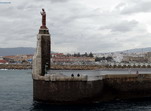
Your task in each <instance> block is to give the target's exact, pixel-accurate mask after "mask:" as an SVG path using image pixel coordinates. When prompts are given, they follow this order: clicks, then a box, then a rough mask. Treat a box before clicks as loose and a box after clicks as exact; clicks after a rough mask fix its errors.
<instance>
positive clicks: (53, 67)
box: [0, 64, 151, 70]
mask: <svg viewBox="0 0 151 111" xmlns="http://www.w3.org/2000/svg"><path fill="white" fill-rule="evenodd" d="M130 68H133V69H137V68H138V69H139V68H146V69H147V68H151V66H145V67H144V66H142V67H140V66H135V67H133V66H101V65H51V70H99V69H108V70H112V69H130ZM0 69H18V70H22V69H32V65H31V64H0Z"/></svg>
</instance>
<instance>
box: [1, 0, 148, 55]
mask: <svg viewBox="0 0 151 111" xmlns="http://www.w3.org/2000/svg"><path fill="white" fill-rule="evenodd" d="M7 1H9V0H7ZM10 2H11V3H10V4H2V3H1V4H0V21H1V26H0V38H1V40H0V48H11V47H36V39H37V38H36V36H37V34H38V30H39V28H40V26H41V15H40V11H41V9H42V8H45V10H46V13H47V27H48V28H49V31H50V34H51V36H52V38H51V40H52V51H55V52H64V53H74V52H81V53H84V52H114V51H123V50H129V49H134V48H144V47H151V44H150V43H151V19H150V18H151V7H150V6H151V1H150V0H139V1H138V0H125V1H122V0H93V1H92V0H43V1H40V0H30V2H27V1H26V0H11V1H10Z"/></svg>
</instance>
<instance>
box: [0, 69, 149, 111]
mask: <svg viewBox="0 0 151 111" xmlns="http://www.w3.org/2000/svg"><path fill="white" fill-rule="evenodd" d="M138 70H139V72H141V73H151V69H138ZM120 71H121V73H127V72H129V70H98V71H81V70H78V71H76V70H72V71H69V70H66V71H52V72H55V73H58V72H61V73H66V74H68V75H70V74H71V73H74V74H77V73H80V74H88V75H89V76H93V75H92V74H94V75H97V74H106V73H110V74H114V73H117V72H118V73H120ZM135 71H136V69H131V73H132V74H133V73H134V74H135ZM0 111H151V98H146V99H143V100H142V99H141V100H140V99H139V100H116V101H110V102H102V103H98V104H89V105H70V106H68V105H59V106H56V105H49V104H44V103H37V102H35V101H33V83H32V76H31V70H0Z"/></svg>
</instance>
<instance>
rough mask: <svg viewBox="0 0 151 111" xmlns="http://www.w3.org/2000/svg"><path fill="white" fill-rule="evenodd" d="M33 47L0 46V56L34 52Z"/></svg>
mask: <svg viewBox="0 0 151 111" xmlns="http://www.w3.org/2000/svg"><path fill="white" fill-rule="evenodd" d="M34 52H35V48H32V47H16V48H0V56H10V55H22V54H34Z"/></svg>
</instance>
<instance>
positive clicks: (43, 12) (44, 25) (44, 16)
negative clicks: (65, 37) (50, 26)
mask: <svg viewBox="0 0 151 111" xmlns="http://www.w3.org/2000/svg"><path fill="white" fill-rule="evenodd" d="M40 13H41V15H42V26H41V27H40V28H47V27H46V12H45V10H44V9H42V12H40Z"/></svg>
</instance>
